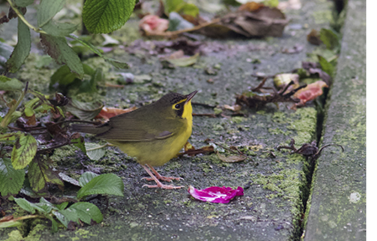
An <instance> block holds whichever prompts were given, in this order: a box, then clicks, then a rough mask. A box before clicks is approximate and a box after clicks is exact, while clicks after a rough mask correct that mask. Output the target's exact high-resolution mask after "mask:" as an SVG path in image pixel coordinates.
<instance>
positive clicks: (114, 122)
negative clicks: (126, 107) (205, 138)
mask: <svg viewBox="0 0 377 241" xmlns="http://www.w3.org/2000/svg"><path fill="white" fill-rule="evenodd" d="M160 115H161V114H160ZM160 115H159V116H156V115H155V112H154V111H153V110H151V111H148V109H147V110H146V109H145V107H144V108H143V111H138V110H135V111H133V112H129V113H125V114H122V115H119V116H115V117H113V118H110V121H109V122H108V123H107V124H106V125H108V126H109V129H108V130H107V131H106V132H104V133H101V134H98V135H97V136H98V137H100V138H103V139H107V140H116V141H152V140H157V139H165V138H168V137H170V136H172V135H174V134H175V132H177V130H179V125H180V124H181V123H180V121H177V119H166V118H163V117H161V116H160Z"/></svg>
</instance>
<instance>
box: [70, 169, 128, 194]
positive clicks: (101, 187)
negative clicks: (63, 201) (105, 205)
mask: <svg viewBox="0 0 377 241" xmlns="http://www.w3.org/2000/svg"><path fill="white" fill-rule="evenodd" d="M123 189H124V184H123V181H122V179H121V178H120V177H118V176H117V175H115V174H112V173H109V174H102V175H100V176H97V177H94V178H93V179H92V180H90V181H89V182H88V183H87V184H86V185H85V186H83V187H82V188H81V189H80V190H79V192H78V193H77V198H78V199H79V200H80V199H82V198H83V197H85V196H88V195H93V194H107V195H116V196H123Z"/></svg>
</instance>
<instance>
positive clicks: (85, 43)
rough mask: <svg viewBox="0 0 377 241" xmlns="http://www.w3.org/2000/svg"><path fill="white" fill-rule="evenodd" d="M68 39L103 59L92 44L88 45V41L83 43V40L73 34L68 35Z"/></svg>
mask: <svg viewBox="0 0 377 241" xmlns="http://www.w3.org/2000/svg"><path fill="white" fill-rule="evenodd" d="M69 37H70V38H73V39H74V40H76V41H78V42H79V43H81V44H82V45H84V46H86V47H87V48H89V49H90V50H92V51H93V52H94V53H95V54H98V56H101V57H103V56H102V53H101V51H100V50H99V49H98V48H97V47H95V46H94V45H93V44H91V43H89V42H88V41H85V40H84V39H82V38H79V37H77V36H76V35H74V34H70V35H69Z"/></svg>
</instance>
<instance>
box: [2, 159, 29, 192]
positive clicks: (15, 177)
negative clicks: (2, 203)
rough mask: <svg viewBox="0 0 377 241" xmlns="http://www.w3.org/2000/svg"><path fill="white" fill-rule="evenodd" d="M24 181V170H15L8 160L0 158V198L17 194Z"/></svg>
mask: <svg viewBox="0 0 377 241" xmlns="http://www.w3.org/2000/svg"><path fill="white" fill-rule="evenodd" d="M24 180H25V170H24V169H21V170H15V169H14V168H13V166H12V162H11V160H10V159H9V158H0V192H1V196H3V197H4V196H7V195H8V194H17V193H18V192H19V191H20V190H21V188H22V184H23V183H24Z"/></svg>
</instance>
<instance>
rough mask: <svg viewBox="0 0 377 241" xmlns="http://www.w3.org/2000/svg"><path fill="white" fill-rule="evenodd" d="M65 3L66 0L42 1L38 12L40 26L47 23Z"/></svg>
mask: <svg viewBox="0 0 377 241" xmlns="http://www.w3.org/2000/svg"><path fill="white" fill-rule="evenodd" d="M64 4H65V0H55V1H41V3H40V4H39V8H38V12H37V20H38V27H40V28H41V27H43V26H44V25H46V24H47V23H48V22H49V21H50V20H51V19H52V18H53V17H54V16H55V14H57V13H58V12H59V11H60V10H61V9H62V8H63V7H64Z"/></svg>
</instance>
